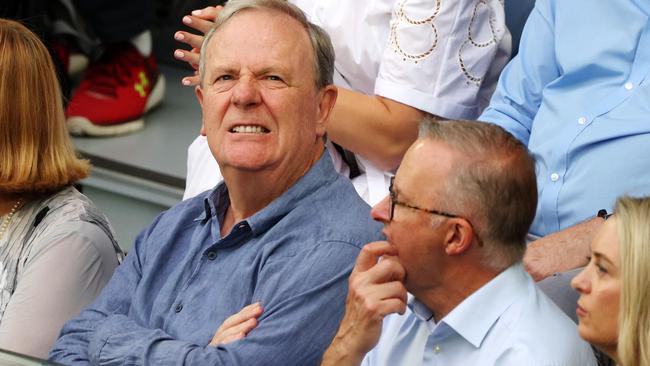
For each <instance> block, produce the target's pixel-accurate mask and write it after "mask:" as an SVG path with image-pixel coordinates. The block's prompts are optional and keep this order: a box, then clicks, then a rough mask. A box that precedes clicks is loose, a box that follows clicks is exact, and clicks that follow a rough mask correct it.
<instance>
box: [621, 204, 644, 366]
mask: <svg viewBox="0 0 650 366" xmlns="http://www.w3.org/2000/svg"><path fill="white" fill-rule="evenodd" d="M615 212H616V216H615V217H616V221H617V226H618V227H617V228H618V240H619V246H620V256H621V300H620V310H619V311H620V314H619V330H618V349H617V353H618V358H619V361H620V364H621V365H624V366H633V365H642V366H650V197H645V198H632V197H622V198H619V199H618V201H617V202H616V208H615Z"/></svg>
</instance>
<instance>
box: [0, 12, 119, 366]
mask: <svg viewBox="0 0 650 366" xmlns="http://www.w3.org/2000/svg"><path fill="white" fill-rule="evenodd" d="M89 168H90V166H89V164H88V162H87V161H85V160H80V159H78V158H77V157H76V155H75V153H74V150H73V148H72V143H71V141H70V138H69V136H68V132H67V130H66V127H65V120H64V117H63V105H62V102H61V92H60V90H59V85H58V82H57V78H56V73H55V71H54V65H53V63H52V60H51V58H50V55H49V54H48V51H47V50H46V49H45V46H43V44H42V43H41V42H40V40H39V39H38V37H37V36H36V35H35V34H33V33H32V32H30V31H29V30H28V29H27V28H26V27H24V26H23V25H21V24H19V23H17V22H14V21H11V20H4V19H0V348H2V349H8V350H11V351H15V352H20V353H25V354H28V355H31V356H37V357H45V356H46V355H47V352H48V351H49V349H50V348H51V346H52V345H53V344H54V341H55V340H56V336H57V335H58V333H59V330H60V329H61V327H62V326H63V323H64V322H65V321H67V320H68V319H70V318H72V317H73V316H74V315H75V314H77V313H79V312H80V311H81V310H82V309H83V308H84V307H85V306H86V305H88V304H89V303H90V302H91V301H92V300H93V299H94V298H95V296H97V295H98V294H99V292H100V291H101V289H102V288H103V287H104V285H105V284H106V283H107V282H108V280H109V279H110V277H111V275H112V274H113V270H114V269H115V267H116V266H117V265H118V263H119V261H120V260H121V255H122V254H121V251H120V249H119V247H118V245H117V243H116V242H115V240H114V239H113V234H112V231H111V228H110V225H109V223H108V221H107V219H106V217H104V215H102V214H101V213H100V212H99V210H98V209H97V208H96V207H95V206H94V205H93V204H92V203H91V202H90V201H89V200H88V199H87V198H86V197H85V196H83V195H82V194H80V193H79V192H78V191H77V190H76V189H74V188H73V187H72V185H73V184H74V183H75V182H77V181H78V180H80V179H83V178H85V177H86V176H87V174H88V170H89Z"/></svg>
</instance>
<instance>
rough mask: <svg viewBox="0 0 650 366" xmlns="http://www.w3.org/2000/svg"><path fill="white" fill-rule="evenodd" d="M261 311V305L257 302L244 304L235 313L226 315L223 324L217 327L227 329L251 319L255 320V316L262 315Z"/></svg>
mask: <svg viewBox="0 0 650 366" xmlns="http://www.w3.org/2000/svg"><path fill="white" fill-rule="evenodd" d="M262 311H263V309H262V306H260V304H259V303H254V304H250V305H248V306H244V307H243V308H242V309H241V310H240V311H239V312H238V313H237V314H234V315H231V316H230V317H228V319H226V320H225V321H224V322H223V324H221V327H219V329H229V328H233V327H236V326H239V325H240V324H243V323H245V322H248V321H250V320H251V319H252V320H255V318H257V317H259V316H260V315H262ZM255 323H257V322H255Z"/></svg>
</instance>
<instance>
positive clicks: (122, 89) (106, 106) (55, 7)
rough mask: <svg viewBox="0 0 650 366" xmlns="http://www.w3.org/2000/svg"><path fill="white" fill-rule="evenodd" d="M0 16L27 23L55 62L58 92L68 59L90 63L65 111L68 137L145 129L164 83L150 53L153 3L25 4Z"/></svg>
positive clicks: (2, 8)
mask: <svg viewBox="0 0 650 366" xmlns="http://www.w3.org/2000/svg"><path fill="white" fill-rule="evenodd" d="M0 16H3V17H6V18H12V19H17V20H25V21H26V22H28V23H29V24H30V25H31V26H32V27H33V28H34V29H35V30H36V31H37V33H38V34H39V35H40V36H41V37H42V39H43V40H44V41H45V42H46V44H48V45H49V46H50V47H51V48H52V49H53V50H54V52H53V53H54V54H55V55H56V56H57V58H59V60H60V64H61V69H62V72H61V73H60V78H61V80H62V86H63V87H64V88H63V89H64V90H65V89H66V86H67V84H68V82H67V80H66V77H67V75H66V71H67V70H69V69H70V67H71V65H72V63H71V60H72V56H73V55H75V54H76V53H79V52H83V53H86V54H87V55H88V56H89V57H90V63H89V65H88V68H87V70H86V72H85V74H84V77H83V79H82V80H81V83H80V84H79V86H78V87H77V88H76V90H75V91H74V92H73V93H72V98H71V99H70V101H69V103H68V106H67V108H66V110H65V114H66V117H67V123H68V128H69V130H70V132H71V133H73V134H80V135H93V136H113V135H120V134H124V133H129V132H132V131H136V130H139V129H141V128H143V127H144V122H143V119H142V117H143V115H144V113H146V112H147V111H148V110H150V109H151V108H153V107H155V106H156V105H158V104H159V103H160V101H161V100H162V98H163V95H164V90H165V80H164V78H163V76H162V75H161V74H160V71H159V70H158V67H157V64H156V61H155V60H154V57H153V54H152V41H151V32H150V31H149V28H150V27H151V26H152V23H153V19H154V1H153V0H139V1H127V0H118V1H115V0H54V1H49V0H25V1H20V2H6V3H3V4H0Z"/></svg>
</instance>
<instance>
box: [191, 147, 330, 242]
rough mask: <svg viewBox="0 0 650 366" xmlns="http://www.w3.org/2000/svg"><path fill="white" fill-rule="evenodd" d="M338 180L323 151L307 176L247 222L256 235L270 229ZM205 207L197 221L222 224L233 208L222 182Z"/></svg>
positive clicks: (207, 200) (204, 203)
mask: <svg viewBox="0 0 650 366" xmlns="http://www.w3.org/2000/svg"><path fill="white" fill-rule="evenodd" d="M337 178H339V175H338V173H337V172H336V170H334V165H333V164H332V160H331V158H330V156H329V154H328V153H327V151H326V150H324V152H323V154H322V155H321V157H320V159H318V161H317V162H316V163H315V164H314V165H312V166H311V168H309V170H308V171H307V173H306V174H305V175H303V176H302V177H301V178H300V179H298V181H296V182H295V183H294V184H293V185H292V186H291V187H289V189H287V190H286V191H285V192H284V193H283V194H282V195H281V196H280V197H278V198H276V199H275V200H273V201H272V202H271V203H270V204H269V205H268V206H266V207H264V208H263V209H262V210H260V211H258V212H257V213H255V214H253V215H252V216H251V217H249V218H247V219H245V220H244V221H246V222H247V223H248V226H250V228H251V231H252V232H253V235H255V236H257V235H258V234H260V233H263V232H265V231H266V230H268V229H269V228H270V227H271V226H273V224H275V223H276V222H278V221H279V220H280V219H281V218H282V217H284V215H286V214H287V213H289V212H290V211H291V210H292V209H294V208H295V207H296V206H297V205H298V204H300V203H301V202H303V200H304V199H305V197H307V196H309V195H313V194H316V192H317V191H319V190H320V189H321V188H323V187H326V186H327V185H329V184H330V183H331V182H333V181H334V180H336V179H337ZM203 205H204V210H203V212H201V214H200V215H199V216H198V217H197V218H196V219H195V221H207V220H208V219H210V218H214V216H215V215H216V216H217V219H218V221H219V222H223V216H224V214H225V213H226V209H227V208H228V206H229V205H230V199H229V197H228V187H226V184H225V183H224V182H223V181H222V182H221V183H219V184H218V185H217V186H216V187H215V188H214V189H213V190H212V191H211V192H210V193H209V194H208V195H207V196H206V197H205V198H204V201H203Z"/></svg>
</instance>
